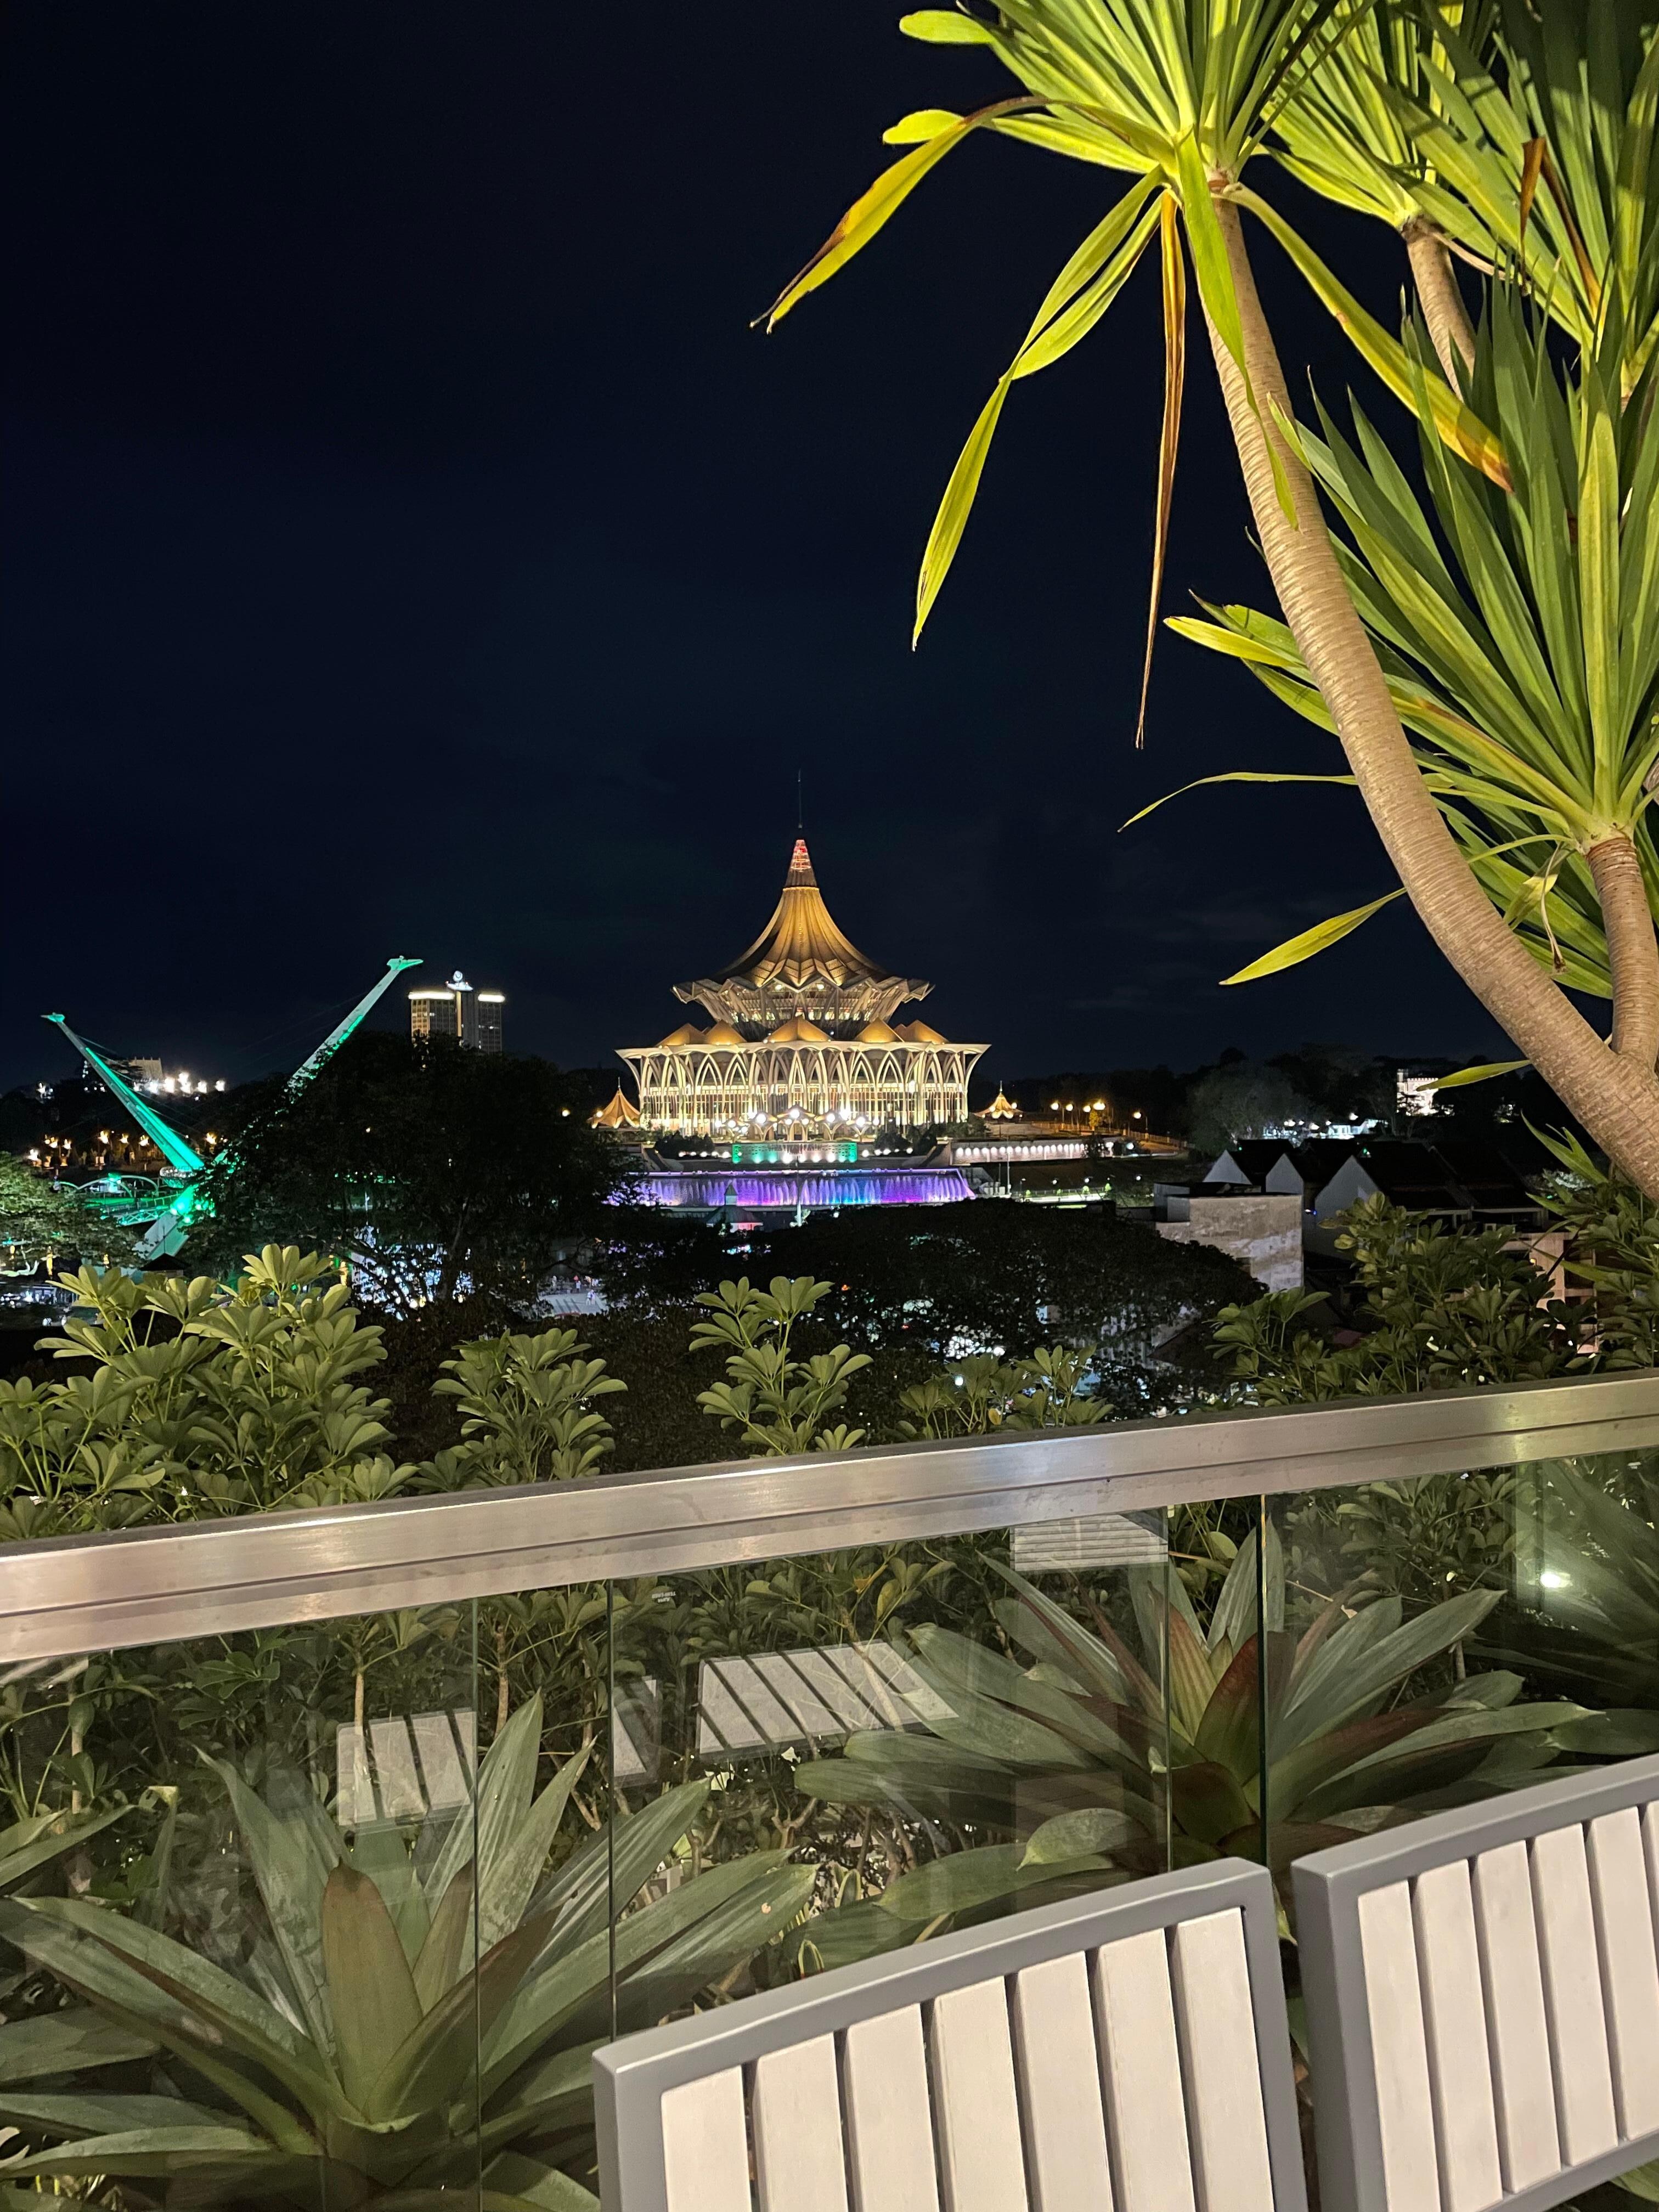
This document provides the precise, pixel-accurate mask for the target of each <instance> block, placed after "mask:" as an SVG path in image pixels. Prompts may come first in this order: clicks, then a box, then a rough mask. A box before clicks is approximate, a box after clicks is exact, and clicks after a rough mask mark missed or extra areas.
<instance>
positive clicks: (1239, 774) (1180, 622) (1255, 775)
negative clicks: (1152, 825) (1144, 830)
mask: <svg viewBox="0 0 1659 2212" xmlns="http://www.w3.org/2000/svg"><path fill="white" fill-rule="evenodd" d="M1169 627H1170V629H1178V630H1182V631H1183V632H1184V634H1185V635H1188V636H1194V635H1197V634H1198V633H1199V632H1200V631H1206V630H1208V629H1210V628H1211V627H1212V625H1210V624H1208V623H1194V622H1189V621H1188V620H1187V618H1186V617H1184V616H1183V617H1180V618H1178V619H1173V620H1171V622H1170V624H1169ZM1211 783H1340V784H1345V785H1346V787H1347V788H1348V789H1349V790H1350V791H1352V789H1353V788H1354V778H1353V777H1352V776H1351V775H1290V774H1288V773H1286V772H1285V771H1283V770H1275V769H1255V768H1234V769H1226V770H1225V771H1224V773H1222V774H1221V775H1196V776H1194V778H1193V780H1192V781H1191V782H1190V783H1181V784H1177V785H1176V787H1175V789H1174V790H1173V791H1166V792H1165V793H1164V796H1163V797H1162V799H1153V800H1152V803H1151V804H1150V805H1146V806H1143V807H1142V808H1141V809H1140V810H1139V812H1138V813H1135V814H1132V815H1131V816H1130V817H1129V818H1128V820H1127V822H1124V823H1120V824H1119V828H1120V829H1133V828H1134V826H1135V824H1136V823H1137V822H1144V821H1145V820H1146V817H1147V816H1148V815H1149V814H1156V813H1157V811H1158V808H1159V807H1160V806H1167V805H1169V803H1170V800H1171V799H1184V798H1185V797H1186V795H1187V793H1188V792H1189V791H1202V790H1203V788H1204V787H1205V786H1206V784H1211Z"/></svg>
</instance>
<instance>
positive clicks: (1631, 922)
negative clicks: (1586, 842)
mask: <svg viewBox="0 0 1659 2212" xmlns="http://www.w3.org/2000/svg"><path fill="white" fill-rule="evenodd" d="M1586 857H1587V858H1588V860H1589V870H1590V874H1591V876H1592V877H1593V878H1595V896H1596V897H1597V898H1598V899H1600V901H1601V926H1602V927H1603V928H1604V929H1605V930H1606V932H1607V965H1608V967H1609V968H1610V969H1611V970H1612V974H1613V1050H1614V1051H1615V1052H1617V1053H1623V1054H1626V1057H1627V1058H1629V1059H1631V1060H1635V1061H1636V1063H1637V1064H1638V1066H1641V1067H1651V1066H1653V1063H1654V1056H1655V1054H1659V939H1656V937H1655V936H1654V933H1653V909H1652V908H1651V907H1650V905H1649V904H1648V887H1647V885H1646V884H1645V883H1644V881H1643V880H1642V863H1641V861H1640V860H1638V857H1637V853H1636V848H1635V846H1634V845H1632V842H1631V841H1630V839H1629V838H1628V837H1626V836H1616V837H1608V838H1605V839H1604V840H1603V841H1602V842H1601V844H1599V845H1593V846H1591V848H1590V849H1589V854H1587V856H1586Z"/></svg>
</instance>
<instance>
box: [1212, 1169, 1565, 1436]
mask: <svg viewBox="0 0 1659 2212" xmlns="http://www.w3.org/2000/svg"><path fill="white" fill-rule="evenodd" d="M1514 1241H1515V1240H1514V1238H1513V1237H1511V1236H1510V1232H1509V1231H1506V1230H1503V1229H1490V1230H1479V1231H1468V1230H1448V1229H1447V1228H1445V1227H1444V1226H1443V1225H1442V1224H1440V1223H1438V1222H1436V1221H1434V1220H1433V1219H1431V1218H1429V1217H1427V1216H1425V1215H1422V1214H1413V1213H1407V1212H1405V1211H1403V1210H1402V1209H1401V1207H1399V1206H1393V1205H1390V1204H1389V1201H1388V1200H1386V1199H1384V1198H1381V1197H1376V1198H1368V1199H1364V1200H1361V1201H1360V1203H1359V1204H1358V1206H1352V1207H1351V1208H1350V1209H1349V1211H1348V1212H1346V1214H1345V1215H1344V1216H1343V1217H1342V1225H1341V1227H1340V1230H1339V1231H1338V1235H1337V1239H1336V1242H1337V1248H1338V1249H1339V1250H1340V1251H1342V1252H1345V1253H1349V1254H1351V1255H1352V1258H1353V1263H1354V1275H1355V1281H1356V1287H1357V1291H1358V1297H1357V1302H1356V1311H1355V1314H1354V1316H1353V1318H1354V1320H1355V1322H1356V1323H1357V1324H1358V1328H1357V1331H1351V1332H1348V1333H1347V1334H1348V1335H1349V1338H1350V1340H1349V1341H1347V1342H1337V1341H1335V1340H1333V1339H1332V1338H1331V1337H1330V1336H1329V1335H1328V1333H1327V1332H1326V1331H1325V1330H1323V1329H1322V1328H1319V1327H1317V1326H1316V1323H1315V1316H1316V1312H1317V1311H1318V1310H1319V1309H1320V1308H1321V1307H1322V1299H1321V1297H1319V1295H1318V1294H1317V1293H1316V1292H1310V1291H1269V1292H1268V1293H1267V1295H1266V1296H1265V1297H1261V1298H1259V1299H1257V1300H1256V1301H1255V1303H1254V1304H1250V1305H1248V1306H1229V1307H1227V1308H1226V1309H1225V1310H1224V1311H1223V1312H1222V1313H1221V1315H1220V1316H1218V1327H1217V1328H1216V1331H1215V1340H1214V1348H1215V1351H1216V1352H1217V1354H1218V1357H1220V1358H1224V1359H1225V1360H1226V1361H1227V1362H1228V1364H1229V1367H1230V1370H1231V1376H1232V1378H1233V1380H1234V1382H1235V1383H1237V1385H1239V1386H1240V1387H1241V1389H1242V1390H1243V1392H1244V1393H1245V1394H1247V1395H1249V1397H1250V1398H1252V1399H1254V1400H1255V1401H1256V1402H1257V1403H1258V1404H1261V1405H1268V1406H1290V1405H1303V1404H1306V1403H1308V1402H1310V1401H1313V1400H1316V1399H1322V1398H1341V1397H1348V1396H1378V1395H1396V1394H1399V1393H1401V1392H1405V1391H1413V1390H1443V1389H1455V1388H1459V1387H1462V1386H1465V1385H1468V1384H1469V1383H1519V1382H1527V1381H1531V1380H1533V1379H1535V1378H1539V1377H1542V1376H1548V1375H1556V1374H1560V1373H1562V1372H1563V1371H1565V1370H1566V1369H1567V1368H1568V1367H1569V1366H1570V1365H1571V1364H1573V1362H1574V1360H1575V1358H1577V1354H1578V1352H1579V1334H1578V1316H1577V1314H1576V1313H1575V1312H1574V1310H1572V1309H1571V1307H1569V1306H1567V1305H1565V1304H1562V1303H1561V1302H1560V1301H1559V1300H1552V1299H1551V1298H1549V1297H1547V1291H1548V1278H1547V1276H1546V1275H1545V1274H1544V1273H1542V1272H1541V1270H1540V1269H1539V1268H1538V1267H1535V1266H1534V1263H1533V1261H1532V1259H1531V1258H1530V1256H1529V1255H1528V1253H1527V1252H1526V1251H1525V1250H1516V1249H1511V1248H1512V1246H1513V1244H1514Z"/></svg>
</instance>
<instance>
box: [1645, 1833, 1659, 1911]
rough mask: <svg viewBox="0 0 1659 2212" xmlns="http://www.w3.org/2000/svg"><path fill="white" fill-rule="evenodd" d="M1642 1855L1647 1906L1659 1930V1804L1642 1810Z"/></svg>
mask: <svg viewBox="0 0 1659 2212" xmlns="http://www.w3.org/2000/svg"><path fill="white" fill-rule="evenodd" d="M1642 1844H1643V1854H1644V1857H1645V1858H1646V1860H1647V1863H1648V1904H1649V1905H1650V1907H1651V1909H1652V1912H1653V1924H1654V1926H1655V1927H1656V1928H1659V1803H1655V1804H1651V1805H1644V1807H1643V1808H1642Z"/></svg>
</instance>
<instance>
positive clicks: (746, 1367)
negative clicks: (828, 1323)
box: [691, 1275, 870, 1456]
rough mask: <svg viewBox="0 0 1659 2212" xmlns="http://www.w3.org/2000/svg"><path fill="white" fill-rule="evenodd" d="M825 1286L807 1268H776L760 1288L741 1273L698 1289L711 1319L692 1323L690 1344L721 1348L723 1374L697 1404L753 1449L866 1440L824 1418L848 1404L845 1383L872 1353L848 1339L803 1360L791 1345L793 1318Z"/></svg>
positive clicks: (824, 1447)
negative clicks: (793, 1271) (789, 1271)
mask: <svg viewBox="0 0 1659 2212" xmlns="http://www.w3.org/2000/svg"><path fill="white" fill-rule="evenodd" d="M829 1291H830V1285H829V1284H828V1283H816V1282H814V1281H813V1279H812V1278H811V1276H810V1275H797V1276H796V1277H795V1278H794V1279H793V1281H792V1280H791V1279H790V1278H789V1277H788V1276H787V1275H775V1276H774V1277H773V1278H772V1282H771V1286H770V1288H769V1289H768V1290H764V1291H757V1290H756V1289H755V1287H754V1286H753V1285H752V1284H751V1283H750V1280H749V1279H748V1277H747V1276H746V1275H745V1276H744V1277H743V1278H742V1279H741V1280H740V1281H738V1282H735V1283H732V1282H725V1283H722V1284H721V1285H720V1288H719V1290H718V1291H702V1293H700V1295H699V1296H698V1298H697V1301H696V1303H697V1304H698V1305H700V1306H702V1307H703V1308H705V1309H706V1310H707V1312H708V1320H706V1321H700V1322H697V1324H696V1327H695V1328H693V1330H692V1332H691V1349H692V1351H693V1352H706V1351H711V1350H713V1351H719V1350H720V1349H722V1348H724V1349H726V1354H727V1357H726V1377H727V1379H726V1381H725V1382H724V1383H715V1384H714V1386H713V1387H712V1389H708V1390H702V1391H699V1392H698V1394H697V1403H698V1404H699V1405H700V1406H701V1407H702V1409H703V1411H704V1413H708V1414H709V1415H710V1416H711V1417H712V1418H713V1419H715V1420H717V1421H719V1423H720V1425H721V1427H722V1428H726V1429H731V1430H732V1431H735V1432H736V1434H737V1435H738V1436H739V1437H742V1439H743V1442H744V1446H745V1448H746V1449H747V1450H748V1451H749V1452H750V1453H751V1454H753V1455H756V1456H764V1455H769V1454H784V1453H788V1452H801V1451H850V1450H851V1449H852V1448H853V1446H854V1444H859V1443H863V1441H864V1431H863V1430H862V1429H855V1428H849V1427H848V1425H846V1423H845V1422H837V1423H836V1425H834V1426H833V1427H829V1426H826V1425H825V1424H826V1421H827V1419H828V1416H829V1414H831V1413H839V1412H840V1411H841V1410H842V1407H844V1406H845V1405H846V1403H847V1386H848V1383H849V1382H850V1381H851V1379H852V1377H853V1376H854V1375H856V1374H857V1373H858V1372H859V1370H860V1368H865V1367H867V1366H868V1365H869V1364H870V1355H869V1353H868V1352H854V1351H853V1350H852V1349H851V1347H850V1346H847V1345H845V1344H838V1345H836V1346H835V1347H834V1348H833V1350H831V1351H829V1352H814V1353H812V1354H811V1357H810V1358H805V1359H801V1358H796V1357H794V1356H793V1354H792V1352H791V1340H792V1338H793V1334H794V1331H795V1328H796V1326H797V1324H798V1323H799V1322H800V1321H801V1320H802V1319H803V1318H804V1317H805V1316H806V1315H808V1314H810V1313H811V1310H812V1309H813V1307H814V1306H816V1305H817V1304H818V1303H819V1302H820V1300H822V1299H823V1298H826V1297H829Z"/></svg>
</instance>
